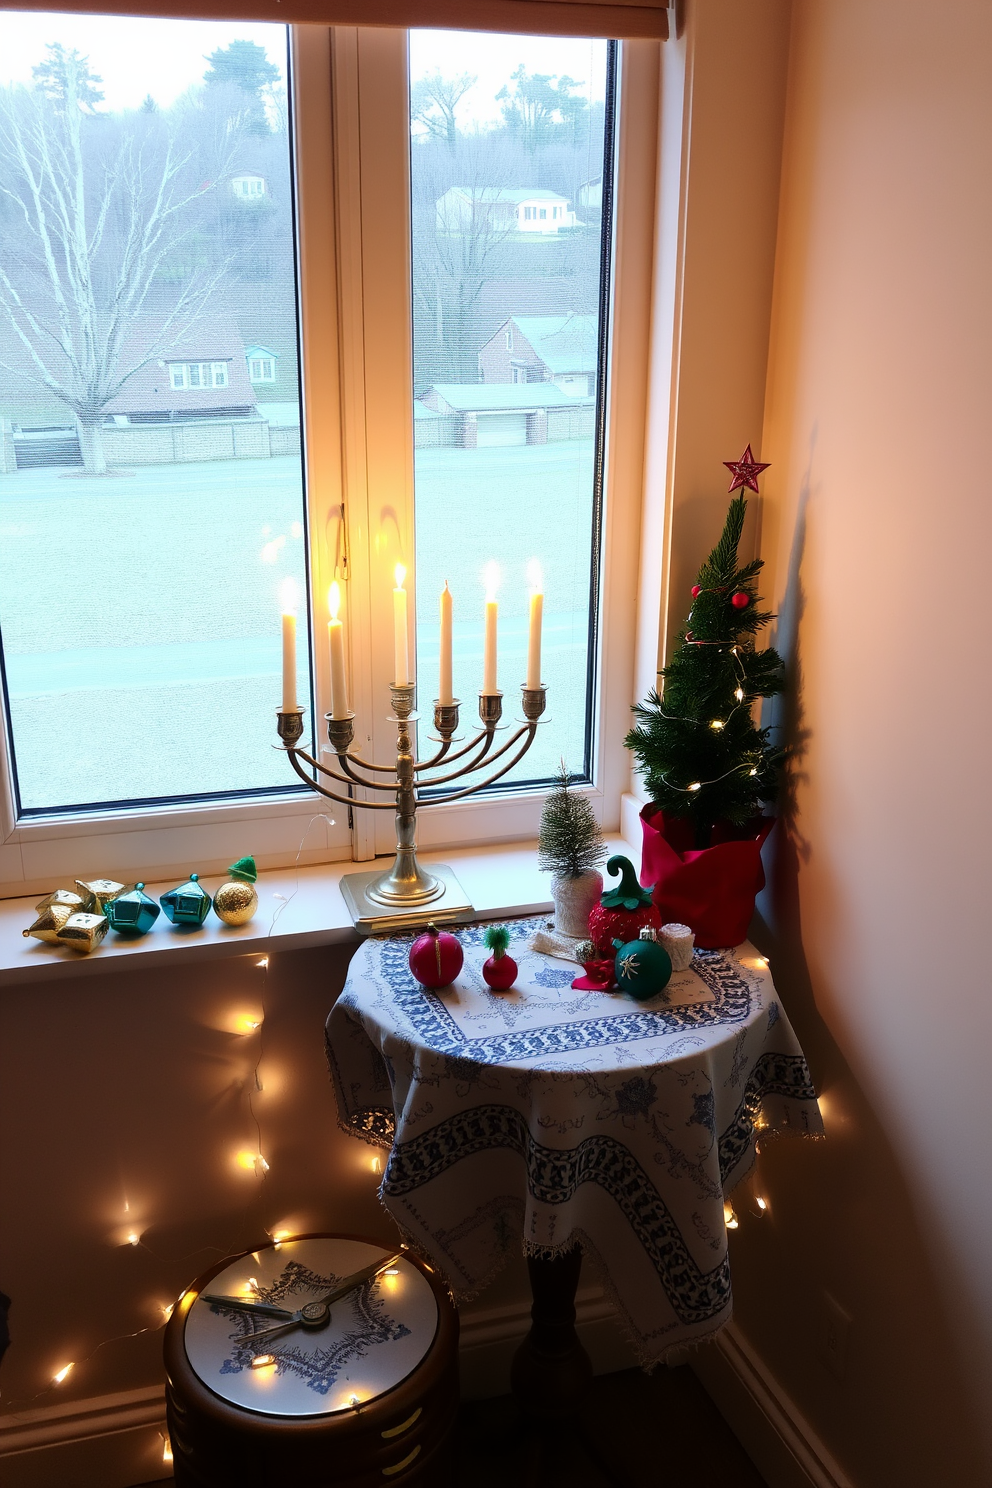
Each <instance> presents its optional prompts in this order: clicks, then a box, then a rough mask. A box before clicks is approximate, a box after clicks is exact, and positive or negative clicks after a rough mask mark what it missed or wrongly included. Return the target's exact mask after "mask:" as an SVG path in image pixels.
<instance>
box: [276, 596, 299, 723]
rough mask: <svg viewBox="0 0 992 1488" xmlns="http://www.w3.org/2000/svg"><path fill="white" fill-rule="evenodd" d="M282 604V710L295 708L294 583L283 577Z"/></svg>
mask: <svg viewBox="0 0 992 1488" xmlns="http://www.w3.org/2000/svg"><path fill="white" fill-rule="evenodd" d="M279 599H280V602H281V604H282V711H283V712H284V713H292V712H294V711H295V709H296V585H295V584H294V582H293V580H292V579H285V580H284V581H283V584H282V587H281V589H280V591H279Z"/></svg>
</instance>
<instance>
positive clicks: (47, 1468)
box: [0, 1385, 172, 1488]
mask: <svg viewBox="0 0 992 1488" xmlns="http://www.w3.org/2000/svg"><path fill="white" fill-rule="evenodd" d="M164 1433H165V1390H164V1387H163V1386H162V1385H149V1386H148V1387H147V1388H145V1389H142V1390H125V1391H122V1392H121V1393H120V1394H116V1395H100V1396H97V1397H95V1398H93V1399H90V1400H69V1401H66V1402H65V1404H59V1405H49V1406H44V1407H42V1408H41V1409H40V1410H31V1411H21V1412H19V1413H18V1414H16V1415H10V1416H5V1417H2V1418H0V1476H2V1478H3V1484H4V1488H130V1485H131V1484H133V1483H150V1482H154V1481H155V1479H156V1478H163V1477H169V1476H171V1472H172V1469H171V1467H169V1466H167V1465H165V1464H164V1463H163V1461H162V1450H163V1435H164Z"/></svg>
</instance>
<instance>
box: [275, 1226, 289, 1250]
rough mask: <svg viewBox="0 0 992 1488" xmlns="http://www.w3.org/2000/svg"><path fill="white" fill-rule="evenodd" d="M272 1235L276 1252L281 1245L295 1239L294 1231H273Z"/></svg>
mask: <svg viewBox="0 0 992 1488" xmlns="http://www.w3.org/2000/svg"><path fill="white" fill-rule="evenodd" d="M271 1234H272V1244H273V1245H274V1246H275V1248H276V1250H278V1249H279V1247H280V1245H282V1243H283V1242H284V1241H285V1240H292V1238H293V1232H292V1230H272V1231H271Z"/></svg>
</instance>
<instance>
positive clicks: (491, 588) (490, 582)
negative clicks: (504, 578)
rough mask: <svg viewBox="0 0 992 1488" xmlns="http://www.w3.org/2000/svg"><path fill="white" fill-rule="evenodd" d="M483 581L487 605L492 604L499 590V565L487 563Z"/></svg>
mask: <svg viewBox="0 0 992 1488" xmlns="http://www.w3.org/2000/svg"><path fill="white" fill-rule="evenodd" d="M482 579H483V583H484V584H485V586H486V603H487V604H492V603H493V601H494V600H495V598H496V590H497V589H498V588H499V564H498V563H487V564H486V566H485V568H484V569H483V570H482Z"/></svg>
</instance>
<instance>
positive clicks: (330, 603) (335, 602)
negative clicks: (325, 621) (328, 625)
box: [327, 579, 341, 620]
mask: <svg viewBox="0 0 992 1488" xmlns="http://www.w3.org/2000/svg"><path fill="white" fill-rule="evenodd" d="M327 608H328V610H329V611H330V614H331V619H332V620H336V619H337V618H338V611H339V610H340V608H341V585H340V584H339V583H338V581H337V579H335V580H334V583H333V584H332V585H331V587H330V588H329V589H328V591H327Z"/></svg>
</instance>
